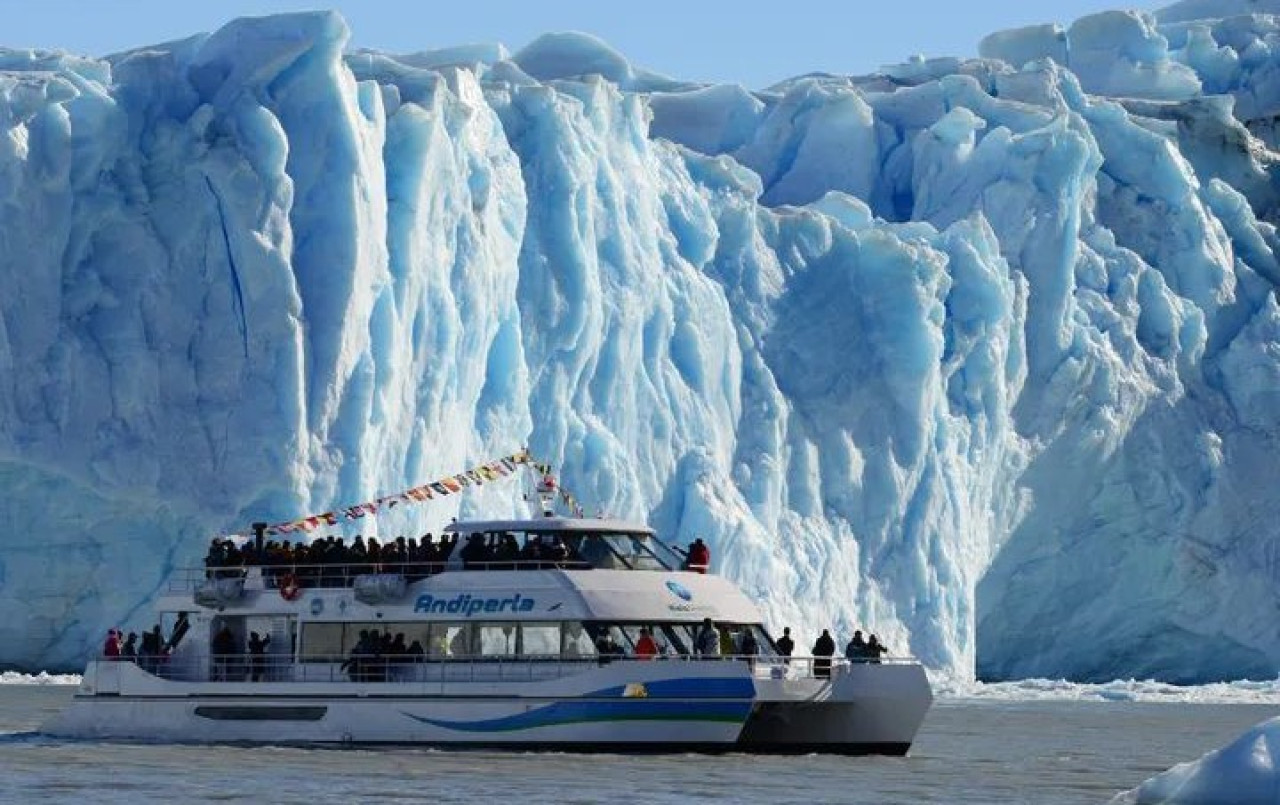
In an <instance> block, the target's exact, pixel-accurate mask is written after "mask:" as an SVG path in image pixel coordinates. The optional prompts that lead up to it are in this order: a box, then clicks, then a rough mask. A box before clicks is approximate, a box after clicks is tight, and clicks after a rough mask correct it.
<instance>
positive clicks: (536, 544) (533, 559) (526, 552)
mask: <svg viewBox="0 0 1280 805" xmlns="http://www.w3.org/2000/svg"><path fill="white" fill-rule="evenodd" d="M541 562H542V536H541V535H539V534H534V535H533V536H532V537H530V538H529V539H528V541H527V542H525V544H524V547H523V548H521V549H520V569H521V570H536V569H538V568H539V567H541Z"/></svg>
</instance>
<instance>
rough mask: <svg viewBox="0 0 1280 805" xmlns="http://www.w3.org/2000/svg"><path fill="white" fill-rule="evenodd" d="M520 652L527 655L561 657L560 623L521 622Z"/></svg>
mask: <svg viewBox="0 0 1280 805" xmlns="http://www.w3.org/2000/svg"><path fill="white" fill-rule="evenodd" d="M520 654H521V655H523V656H525V657H559V656H560V624H558V623H522V624H520Z"/></svg>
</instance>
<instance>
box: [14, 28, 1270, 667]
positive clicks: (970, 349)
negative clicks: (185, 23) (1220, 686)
mask: <svg viewBox="0 0 1280 805" xmlns="http://www.w3.org/2000/svg"><path fill="white" fill-rule="evenodd" d="M1212 5H1213V7H1212V8H1209V7H1208V6H1205V5H1197V4H1195V3H1183V4H1179V6H1176V7H1174V8H1172V9H1170V10H1167V11H1166V12H1163V13H1157V14H1154V15H1151V14H1143V13H1137V12H1132V13H1131V12H1123V13H1121V12H1116V13H1107V14H1102V15H1095V16H1090V17H1087V18H1084V19H1082V20H1078V21H1074V22H1069V21H1062V22H1061V23H1060V24H1059V25H1058V27H1053V26H1048V27H1045V26H1041V27H1037V28H1033V29H1029V30H1024V31H1021V32H1006V33H1002V34H998V35H995V36H993V37H990V38H988V39H987V40H986V43H985V44H984V45H983V54H984V56H985V58H981V59H972V60H965V59H958V58H936V59H918V60H912V61H910V62H907V63H904V64H902V65H897V66H889V67H887V68H886V69H884V70H882V71H880V72H879V73H877V74H876V75H871V76H835V75H810V76H805V77H802V78H797V79H794V80H790V81H786V82H782V83H780V84H779V85H777V86H775V87H770V88H765V89H756V90H748V89H744V88H740V87H706V86H698V85H692V84H685V83H683V82H681V81H679V80H678V79H668V78H664V77H662V76H657V75H655V74H652V73H649V72H647V71H645V70H642V69H640V68H637V67H636V66H634V65H632V64H630V62H629V61H628V60H627V59H626V58H625V57H624V56H623V55H622V54H619V53H618V52H616V51H615V50H613V49H611V48H609V47H608V46H607V45H605V44H604V43H601V42H599V41H598V40H594V39H591V38H590V37H586V36H583V35H552V36H548V37H546V38H543V39H540V40H538V41H537V42H535V43H533V44H531V45H529V46H528V47H526V48H523V49H521V50H519V51H515V52H514V53H510V52H508V51H506V50H504V49H502V48H501V47H498V46H471V47H464V48H460V49H458V50H453V51H449V50H446V51H438V52H434V53H425V54H416V55H409V56H404V57H396V56H393V55H387V54H376V53H369V52H360V53H351V54H348V53H345V47H346V44H347V40H348V32H347V30H346V26H345V23H343V22H342V20H341V19H340V18H338V17H337V16H336V15H333V14H324V13H321V14H301V15H285V16H280V17H272V18H262V19H255V20H239V21H235V22H233V23H231V24H229V25H228V26H227V27H225V28H223V29H222V30H221V31H217V32H214V33H212V34H207V35H198V36H194V37H192V38H189V39H186V40H183V41H179V42H173V43H167V44H162V45H156V46H154V47H147V48H141V49H139V50H136V51H133V52H130V53H125V54H120V55H117V56H113V57H110V58H106V59H91V58H85V57H76V56H70V55H67V54H53V53H27V52H17V51H9V52H6V53H4V54H3V55H2V56H0V65H2V66H3V73H0V126H3V128H4V132H5V136H4V137H2V138H0V206H2V208H3V212H4V215H3V216H0V242H3V243H4V244H5V248H4V250H3V252H2V257H0V279H3V280H4V283H5V287H6V288H9V289H11V290H10V292H8V293H6V294H5V295H3V297H0V323H2V325H3V326H0V367H2V368H3V371H0V518H2V519H3V521H4V522H6V523H7V524H9V528H8V530H7V531H6V532H5V533H4V534H3V535H2V536H0V612H3V614H4V616H5V617H4V618H2V619H0V640H3V641H4V642H5V644H6V645H8V646H12V647H14V648H13V650H12V653H11V654H9V655H6V660H7V661H9V662H12V663H14V664H16V665H21V666H24V667H28V668H38V667H56V668H71V667H73V666H77V665H78V664H79V658H80V656H81V654H82V652H83V651H84V650H85V649H86V648H87V647H89V646H91V645H93V644H94V643H96V642H97V640H98V638H99V636H100V635H101V634H103V633H104V632H105V630H106V629H107V628H109V627H111V626H114V625H116V624H115V623H113V622H112V619H113V618H114V617H115V614H114V613H119V612H128V611H133V610H137V609H139V608H141V607H143V606H145V605H146V604H147V602H148V601H150V599H151V597H152V596H153V595H154V594H155V591H157V590H158V589H159V588H160V585H161V583H162V580H163V578H164V576H165V573H166V572H167V570H168V569H170V568H172V567H173V566H177V565H180V564H183V563H184V562H189V561H190V560H191V559H192V558H194V557H195V556H196V555H197V554H198V552H199V551H200V549H201V547H202V546H203V544H204V537H205V536H206V535H207V534H208V533H210V532H216V531H219V530H223V529H228V528H235V527H237V526H238V525H239V524H242V523H245V522H250V521H252V520H255V519H267V520H278V519H286V518H288V517H293V516H296V515H298V514H299V513H302V512H307V511H315V510H324V509H327V508H330V507H332V506H335V505H341V504H342V503H344V502H347V501H358V500H364V499H367V498H369V497H371V496H376V495H377V494H379V493H380V492H383V491H386V490H389V489H397V488H404V487H406V486H410V485H412V484H414V483H417V482H419V481H421V479H423V478H427V477H431V476H432V475H433V474H435V473H436V472H438V471H439V470H441V469H442V468H444V467H449V466H458V465H465V464H466V463H467V462H468V459H469V458H474V456H476V455H485V454H489V453H490V452H492V451H493V450H494V449H497V448H498V447H499V446H501V448H502V449H505V448H507V447H508V446H509V445H512V444H528V445H529V446H530V447H531V448H533V449H534V451H535V452H536V453H538V454H540V455H543V456H546V457H547V458H548V459H549V460H551V461H553V462H554V463H556V465H557V466H558V467H562V468H563V471H564V476H565V479H566V481H567V483H569V484H570V485H571V486H573V488H574V489H575V491H576V492H577V493H578V495H579V496H580V497H581V498H582V500H583V501H584V502H586V503H587V505H588V506H589V507H590V508H591V509H592V510H599V511H604V512H608V513H610V514H616V515H620V516H626V517H630V518H633V519H637V520H643V521H647V522H649V524H651V525H653V526H655V527H657V528H658V529H659V530H661V531H662V532H663V533H665V534H669V535H671V536H672V538H673V539H675V540H676V541H681V542H687V541H690V540H691V539H692V538H693V537H703V538H706V539H707V540H708V541H709V542H710V543H711V544H712V545H713V546H714V549H715V552H716V555H717V556H719V557H722V559H723V562H724V565H723V568H724V570H725V571H726V573H727V574H728V575H730V576H731V577H732V578H733V579H734V581H735V582H737V583H739V584H740V585H742V587H743V588H744V589H745V590H746V592H747V593H748V595H750V596H751V597H752V598H753V599H755V600H758V601H760V602H761V605H762V607H763V611H764V616H765V618H766V620H767V621H768V622H769V623H770V624H771V625H774V626H775V627H776V626H782V625H790V626H792V628H793V629H794V630H795V631H796V634H797V638H798V639H799V641H800V642H801V643H804V642H805V641H811V640H812V637H813V635H814V634H816V633H817V630H818V629H820V628H824V627H826V628H831V629H832V630H833V631H834V632H835V633H836V634H838V635H847V634H849V633H851V632H852V629H853V628H855V627H870V628H873V629H874V630H875V631H876V632H877V633H878V634H880V635H881V636H882V637H883V638H885V640H886V642H888V644H889V645H890V646H891V647H894V648H895V649H898V650H903V651H909V652H910V653H913V654H915V655H917V656H919V657H921V658H922V659H923V660H924V661H925V662H926V663H927V664H929V665H930V666H932V667H934V668H937V669H940V670H943V671H945V672H949V673H954V674H957V675H959V676H961V677H968V676H971V675H972V674H974V673H975V672H976V673H978V674H981V675H982V676H984V677H990V678H1012V677H1019V676H1025V675H1035V676H1050V677H1059V676H1067V677H1072V678H1076V679H1088V680H1109V679H1113V678H1117V677H1120V678H1127V677H1131V676H1134V677H1144V676H1154V677H1158V678H1162V679H1169V680H1179V681H1196V680H1207V679H1221V678H1238V677H1241V676H1254V677H1268V678H1269V677H1274V675H1275V668H1276V666H1277V663H1278V662H1280V638H1277V636H1276V634H1275V630H1274V628H1273V627H1272V625H1271V623H1270V621H1269V619H1268V618H1267V616H1266V615H1265V613H1268V612H1272V611H1274V603H1275V595H1276V594H1275V592H1274V591H1275V589H1276V586H1275V584H1274V578H1275V575H1276V572H1277V566H1278V565H1277V561H1276V560H1275V558H1274V556H1273V553H1274V552H1273V551H1272V550H1271V549H1270V547H1269V546H1270V545H1271V544H1272V542H1273V540H1272V538H1271V532H1270V524H1272V523H1274V522H1276V521H1277V520H1278V519H1280V499H1277V498H1275V496H1271V495H1260V494H1258V485H1259V479H1263V478H1269V477H1272V476H1273V475H1274V474H1275V472H1274V471H1275V467H1276V458H1275V456H1277V455H1280V451H1277V450H1276V449H1275V447H1276V440H1277V436H1278V429H1277V421H1276V414H1275V411H1276V408H1275V406H1274V405H1271V404H1269V401H1270V400H1271V398H1272V396H1273V392H1272V388H1273V387H1274V383H1275V377H1274V374H1275V373H1274V371H1273V365H1274V363H1275V362H1274V355H1275V353H1276V351H1277V349H1280V346H1278V341H1277V339H1278V338H1280V325H1278V323H1280V311H1278V310H1277V306H1276V303H1275V301H1274V286H1275V282H1276V281H1277V279H1278V278H1280V271H1277V268H1276V266H1277V262H1276V250H1277V245H1278V243H1277V238H1276V231H1275V227H1274V221H1275V210H1276V200H1277V199H1276V191H1275V190H1274V189H1273V182H1272V181H1271V178H1270V177H1271V176H1272V173H1273V168H1274V165H1275V159H1276V155H1275V150H1274V146H1275V145H1276V144H1277V137H1276V130H1275V126H1274V119H1275V114H1276V111H1277V109H1278V108H1280V84H1278V83H1277V79H1276V77H1277V76H1280V71H1277V69H1276V67H1275V64H1276V56H1275V55H1273V54H1275V53H1276V52H1280V51H1278V50H1277V49H1278V48H1280V22H1277V20H1278V19H1280V18H1277V17H1274V16H1267V15H1265V14H1258V15H1252V16H1239V15H1238V14H1237V12H1251V11H1255V10H1260V9H1264V8H1269V6H1268V5H1267V4H1265V3H1234V4H1225V5H1224V4H1212ZM1233 15H1234V16H1233ZM518 504H519V501H518V500H516V496H515V495H514V494H513V493H512V492H511V491H510V490H502V489H491V488H488V487H485V488H480V489H477V490H475V497H474V499H470V498H469V499H467V500H466V501H464V502H462V503H460V504H455V503H447V504H444V505H443V508H437V509H435V510H432V511H430V512H422V511H418V510H414V511H397V512H395V513H392V514H390V515H389V516H387V517H385V518H383V519H381V520H380V521H379V522H378V524H377V526H376V527H377V529H378V530H379V532H380V533H382V534H391V535H396V534H400V533H405V534H408V533H421V531H423V530H425V526H426V524H427V523H428V522H436V521H439V520H440V519H442V518H446V517H447V516H449V515H451V514H452V513H454V510H453V508H452V507H454V506H458V507H459V509H458V510H457V511H458V513H460V514H463V515H464V516H465V515H467V514H470V513H473V512H475V511H478V510H480V508H483V509H484V510H486V511H489V512H495V511H497V512H502V510H503V509H504V508H505V510H506V513H510V512H511V511H514V509H515V507H516V506H517V505H518ZM1099 568H1106V569H1107V570H1106V572H1105V573H1104V572H1100V571H1099ZM1205 645H1212V646H1213V647H1214V650H1213V651H1205V650H1204V646H1205Z"/></svg>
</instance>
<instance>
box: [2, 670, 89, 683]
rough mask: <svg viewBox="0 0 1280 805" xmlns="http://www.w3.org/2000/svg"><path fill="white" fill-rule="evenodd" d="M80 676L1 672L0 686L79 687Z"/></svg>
mask: <svg viewBox="0 0 1280 805" xmlns="http://www.w3.org/2000/svg"><path fill="white" fill-rule="evenodd" d="M79 684H80V675H79V674H51V673H48V672H47V671H41V672H40V673H38V674H23V673H19V672H17V671H0V685H79Z"/></svg>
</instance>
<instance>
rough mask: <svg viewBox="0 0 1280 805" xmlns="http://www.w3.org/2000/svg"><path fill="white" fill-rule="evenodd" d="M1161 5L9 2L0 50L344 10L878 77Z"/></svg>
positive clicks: (704, 68)
mask: <svg viewBox="0 0 1280 805" xmlns="http://www.w3.org/2000/svg"><path fill="white" fill-rule="evenodd" d="M1169 2H1171V0H1166V2H1159V1H1157V2H1151V1H1150V0H1131V1H1130V2H1124V1H1123V0H1121V1H1120V2H1116V1H1115V0H998V1H997V0H970V2H967V3H966V2H956V0H880V2H875V3H871V2H865V0H769V2H759V1H758V0H632V1H631V2H617V0H449V1H448V2H439V0H417V1H416V2H414V1H413V0H329V2H327V3H326V2H324V1H323V0H320V2H300V1H299V0H0V13H2V14H3V19H4V25H3V26H0V45H3V46H7V47H19V48H27V47H38V48H61V49H64V50H69V51H74V52H77V53H84V54H89V55H105V54H108V53H113V52H117V51H121V50H127V49H129V48H133V47H137V46H140V45H148V44H155V43H157V42H164V41H168V40H172V39H179V38H182V37H185V36H189V35H191V34H194V33H198V32H201V31H211V30H213V29H215V28H217V27H219V26H220V25H221V24H223V23H224V22H226V21H227V20H230V19H232V18H234V17H239V16H258V15H263V14H271V13H274V12H281V11H298V10H306V9H315V8H335V9H337V10H338V11H340V12H341V13H342V15H343V16H344V17H345V18H346V20H347V23H348V24H349V25H350V26H351V30H352V46H354V47H369V48H376V49H380V50H386V51H389V52H393V53H404V52H411V51H415V50H428V49H431V48H437V47H444V46H447V45H459V44H464V43H472V42H502V43H503V44H505V45H507V46H508V47H509V48H511V49H513V50H515V49H518V48H519V47H520V46H522V45H524V44H526V43H528V42H529V41H530V40H532V39H533V38H535V37H536V36H537V35H538V34H541V33H545V32H547V31H566V30H577V31H587V32H589V33H593V34H595V35H597V36H599V37H600V38H602V39H604V40H605V41H607V42H609V43H610V44H611V45H613V46H614V47H615V48H617V49H618V50H620V51H622V53H623V54H625V55H626V56H627V57H628V58H629V59H630V60H631V61H632V62H633V63H634V64H637V65H639V66H642V67H647V68H650V69H652V70H656V71H657V72H660V73H665V74H667V75H670V76H673V77H676V78H684V79H690V80H704V81H737V82H741V83H743V84H746V85H748V86H750V87H763V86H766V85H768V84H770V83H773V82H774V81H777V80H779V79H782V78H787V77H790V76H793V75H798V74H801V73H807V72H813V71H827V72H836V73H864V72H869V71H872V70H874V69H876V68H877V67H879V66H881V65H884V64H891V63H894V62H899V61H902V60H903V59H905V58H907V57H909V56H911V55H912V54H916V53H920V54H924V55H926V56H973V55H976V53H977V47H978V41H979V40H980V39H981V38H982V37H983V36H984V35H985V34H987V33H990V32H992V31H997V30H1001V29H1004V28H1012V27H1017V26H1021V25H1029V24H1033V23H1040V22H1061V23H1070V22H1071V21H1072V20H1074V19H1076V18H1078V17H1081V16H1084V15H1086V14H1091V13H1093V12H1096V11H1102V10H1106V9H1111V8H1140V9H1147V10H1150V9H1154V8H1160V7H1162V6H1164V5H1167V4H1169Z"/></svg>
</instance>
